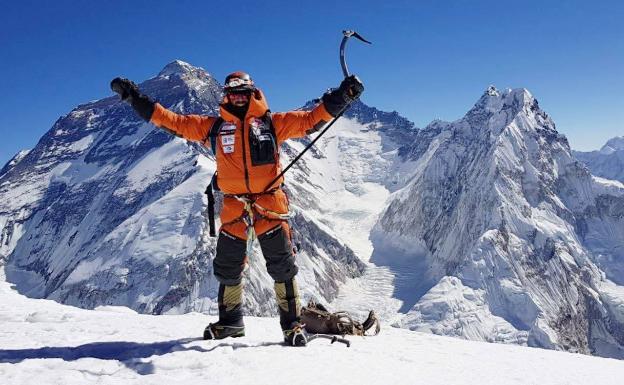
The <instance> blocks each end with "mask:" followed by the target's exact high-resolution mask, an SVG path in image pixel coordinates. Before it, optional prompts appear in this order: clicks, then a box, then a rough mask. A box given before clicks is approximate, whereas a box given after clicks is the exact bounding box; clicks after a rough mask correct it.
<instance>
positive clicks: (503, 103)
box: [473, 85, 535, 112]
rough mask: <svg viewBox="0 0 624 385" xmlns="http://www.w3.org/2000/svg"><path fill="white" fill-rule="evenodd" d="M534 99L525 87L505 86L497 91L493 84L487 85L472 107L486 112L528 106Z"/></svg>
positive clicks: (515, 109)
mask: <svg viewBox="0 0 624 385" xmlns="http://www.w3.org/2000/svg"><path fill="white" fill-rule="evenodd" d="M534 101H535V98H533V95H531V93H530V92H529V90H527V89H526V88H515V89H511V88H506V89H504V90H502V91H499V90H498V89H497V88H496V87H495V86H493V85H491V86H489V87H488V88H487V89H486V90H485V92H483V95H482V96H481V98H480V99H479V101H477V103H476V104H475V106H474V107H473V109H475V110H476V109H479V110H485V111H487V112H499V111H501V110H506V109H510V108H512V109H514V111H517V109H518V108H522V107H530V106H531V105H532V104H533V103H534Z"/></svg>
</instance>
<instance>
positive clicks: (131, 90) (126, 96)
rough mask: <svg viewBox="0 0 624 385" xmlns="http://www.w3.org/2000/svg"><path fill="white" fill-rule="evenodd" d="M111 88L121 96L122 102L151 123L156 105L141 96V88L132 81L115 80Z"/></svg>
mask: <svg viewBox="0 0 624 385" xmlns="http://www.w3.org/2000/svg"><path fill="white" fill-rule="evenodd" d="M110 87H111V89H112V90H113V91H115V92H116V93H118V94H119V96H121V100H123V101H126V102H128V103H129V104H130V105H131V106H132V108H134V110H135V111H136V112H137V113H138V114H139V116H141V117H142V118H143V119H145V121H147V122H149V121H150V120H151V119H152V114H153V113H154V105H155V104H156V103H154V101H153V100H151V99H150V98H149V97H147V96H145V95H143V94H141V92H139V87H137V85H136V84H134V82H133V81H132V80H128V79H125V78H115V79H113V80H112V81H111V83H110Z"/></svg>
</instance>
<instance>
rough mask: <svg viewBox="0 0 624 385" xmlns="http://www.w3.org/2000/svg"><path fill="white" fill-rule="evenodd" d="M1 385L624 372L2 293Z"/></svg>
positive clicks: (577, 362) (428, 340) (508, 380)
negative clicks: (237, 328)
mask: <svg viewBox="0 0 624 385" xmlns="http://www.w3.org/2000/svg"><path fill="white" fill-rule="evenodd" d="M0 303H1V304H2V307H0V346H1V348H0V378H2V383H3V384H11V385H18V384H28V385H30V384H66V385H72V384H85V383H98V384H138V383H140V384H159V385H161V384H163V383H167V384H203V383H209V384H237V385H241V384H261V383H268V382H270V383H272V384H276V385H278V384H289V385H291V384H293V383H299V382H302V381H305V382H314V383H319V384H428V385H433V384H457V385H460V384H497V385H498V384H540V385H547V384H590V383H591V384H620V383H621V378H622V376H624V363H622V362H621V361H617V360H614V359H607V358H597V357H590V356H586V355H581V354H571V353H563V352H556V351H548V350H543V349H533V348H525V347H519V346H513V345H499V344H487V343H482V342H472V341H465V340H459V339H454V338H449V337H440V336H435V335H430V334H425V333H418V332H412V331H409V330H405V329H397V328H391V327H387V326H384V327H383V329H382V332H381V334H380V335H378V336H375V337H364V338H362V337H357V338H356V337H348V339H350V340H351V341H352V343H351V347H349V348H347V347H346V346H345V345H342V344H334V345H331V344H330V343H329V341H328V340H325V339H318V340H315V341H311V342H310V344H309V346H308V347H306V348H292V347H286V346H284V345H282V343H281V331H280V330H279V322H278V320H277V318H257V317H248V318H247V319H246V334H247V335H246V336H245V337H242V338H237V339H227V340H223V341H203V340H202V339H201V338H200V337H199V335H200V334H201V333H202V330H203V328H204V327H205V325H206V324H207V323H208V322H211V321H214V317H208V316H205V315H202V314H199V313H189V314H185V315H161V316H152V315H140V314H137V313H135V312H134V311H132V310H130V309H128V308H124V307H117V306H105V307H99V308H97V309H96V310H82V309H78V308H74V307H71V306H65V305H61V304H58V303H56V302H54V301H50V300H41V299H29V298H26V297H24V296H21V295H19V294H17V293H16V292H15V291H14V290H12V289H11V287H10V284H9V283H6V282H0Z"/></svg>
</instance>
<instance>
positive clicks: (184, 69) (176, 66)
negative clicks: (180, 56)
mask: <svg viewBox="0 0 624 385" xmlns="http://www.w3.org/2000/svg"><path fill="white" fill-rule="evenodd" d="M171 75H177V76H180V77H183V76H185V75H187V76H188V75H191V76H196V77H201V76H200V75H204V76H206V75H208V76H209V74H208V72H206V70H204V69H203V68H201V67H195V66H192V65H190V64H189V63H187V62H185V61H182V60H174V61H172V62H171V63H169V64H167V65H166V66H165V67H164V68H163V69H162V70H161V71H160V72H159V73H158V77H169V76H171Z"/></svg>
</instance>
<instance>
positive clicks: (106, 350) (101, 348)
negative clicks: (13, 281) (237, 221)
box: [0, 338, 283, 375]
mask: <svg viewBox="0 0 624 385" xmlns="http://www.w3.org/2000/svg"><path fill="white" fill-rule="evenodd" d="M195 341H202V338H184V339H179V340H172V341H162V342H151V343H139V342H126V341H113V342H95V343H91V344H85V345H80V346H72V347H68V346H63V347H50V346H45V347H42V348H35V349H14V350H11V349H0V364H3V363H19V362H22V361H24V360H28V359H41V358H59V359H62V360H64V361H75V360H79V359H81V358H97V359H101V360H117V361H119V362H121V363H123V364H124V365H126V366H127V367H128V368H130V369H132V370H134V371H136V372H137V373H139V374H143V375H147V374H152V373H154V365H153V363H152V362H144V361H143V360H141V359H142V358H148V357H152V356H162V355H165V354H167V353H173V352H180V351H192V350H194V351H198V352H210V351H213V350H215V349H218V348H228V347H229V348H232V349H234V350H236V349H241V348H251V347H257V346H259V345H248V344H245V343H237V342H230V343H228V342H221V343H219V344H218V345H215V346H211V347H209V348H208V349H205V348H203V347H201V346H197V345H193V346H185V345H186V344H188V343H191V342H195ZM273 345H276V346H277V345H283V344H282V343H273V342H266V343H262V344H261V346H273Z"/></svg>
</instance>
